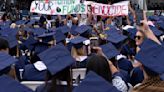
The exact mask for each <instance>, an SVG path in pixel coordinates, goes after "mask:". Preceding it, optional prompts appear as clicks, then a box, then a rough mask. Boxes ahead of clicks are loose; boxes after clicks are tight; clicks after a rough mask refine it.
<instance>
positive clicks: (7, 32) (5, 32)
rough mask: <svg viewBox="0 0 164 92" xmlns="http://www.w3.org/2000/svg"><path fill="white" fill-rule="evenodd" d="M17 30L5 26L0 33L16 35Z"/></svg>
mask: <svg viewBox="0 0 164 92" xmlns="http://www.w3.org/2000/svg"><path fill="white" fill-rule="evenodd" d="M17 32H18V28H10V27H8V28H5V29H3V30H2V31H1V32H0V33H1V35H3V36H11V35H12V36H13V35H14V36H16V34H17Z"/></svg>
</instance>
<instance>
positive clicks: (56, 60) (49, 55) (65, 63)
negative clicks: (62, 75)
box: [38, 44, 75, 75]
mask: <svg viewBox="0 0 164 92" xmlns="http://www.w3.org/2000/svg"><path fill="white" fill-rule="evenodd" d="M38 56H39V57H40V59H41V60H42V61H43V63H44V64H45V65H46V66H47V69H48V70H49V71H50V73H51V74H52V75H55V74H56V73H58V72H60V71H62V70H63V69H65V68H67V67H69V66H71V65H72V64H73V63H74V62H75V60H74V59H73V57H72V56H71V54H70V52H69V51H68V49H67V48H66V47H64V45H61V44H58V45H56V46H54V47H52V48H49V49H47V50H46V51H44V52H42V53H40V54H39V55H38Z"/></svg>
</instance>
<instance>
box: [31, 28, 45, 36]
mask: <svg viewBox="0 0 164 92" xmlns="http://www.w3.org/2000/svg"><path fill="white" fill-rule="evenodd" d="M46 31H47V30H46V29H43V28H34V34H35V35H37V36H39V35H42V34H44V33H45V32H46Z"/></svg>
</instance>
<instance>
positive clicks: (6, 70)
mask: <svg viewBox="0 0 164 92" xmlns="http://www.w3.org/2000/svg"><path fill="white" fill-rule="evenodd" d="M10 70H11V66H9V67H6V68H5V69H3V70H1V71H0V76H1V75H3V74H8V73H9V72H10Z"/></svg>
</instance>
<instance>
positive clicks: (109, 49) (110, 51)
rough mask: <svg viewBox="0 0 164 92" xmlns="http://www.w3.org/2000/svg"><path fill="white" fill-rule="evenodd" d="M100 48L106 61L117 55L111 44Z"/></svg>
mask: <svg viewBox="0 0 164 92" xmlns="http://www.w3.org/2000/svg"><path fill="white" fill-rule="evenodd" d="M100 47H101V48H102V51H103V52H104V54H105V55H106V56H107V57H108V59H111V58H113V57H115V56H117V55H119V51H118V50H117V49H116V48H115V46H114V45H113V44H112V43H107V44H105V45H101V46H100Z"/></svg>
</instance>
